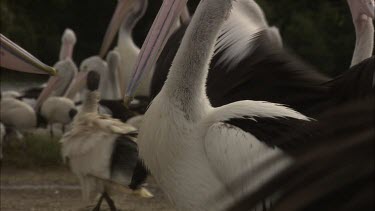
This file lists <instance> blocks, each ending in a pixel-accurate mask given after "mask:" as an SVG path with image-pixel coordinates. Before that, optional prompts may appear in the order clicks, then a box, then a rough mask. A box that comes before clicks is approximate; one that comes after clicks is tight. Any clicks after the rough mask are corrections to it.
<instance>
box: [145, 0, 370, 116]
mask: <svg viewBox="0 0 375 211" xmlns="http://www.w3.org/2000/svg"><path fill="white" fill-rule="evenodd" d="M365 2H367V3H368V4H367V3H366V4H365ZM235 4H238V5H241V4H242V7H236V5H234V6H233V14H231V15H230V16H229V19H228V20H227V21H228V22H231V21H232V23H233V24H224V26H223V28H222V32H221V35H220V37H219V39H218V41H217V43H216V49H215V56H214V57H213V59H212V63H211V64H210V72H209V74H208V79H207V95H208V97H209V100H210V102H211V103H212V105H213V106H222V105H225V104H228V103H231V102H235V101H238V100H264V101H270V102H277V103H281V104H286V105H288V106H290V107H292V108H293V109H296V110H298V111H299V112H301V113H303V114H306V115H308V116H312V117H318V115H319V114H320V113H321V112H322V111H323V110H325V109H329V108H333V107H335V106H336V105H338V104H340V103H343V102H345V101H347V100H350V99H355V98H361V97H363V96H368V95H372V92H373V91H372V85H371V84H372V83H373V75H374V69H375V68H374V57H371V55H369V54H366V56H364V57H363V58H366V57H367V58H368V57H370V58H368V59H367V60H364V61H363V62H362V63H361V64H358V65H355V66H353V67H351V70H352V71H347V72H344V73H343V74H342V75H340V76H337V77H335V78H330V77H327V76H325V75H322V74H321V73H319V71H317V70H316V69H315V68H313V67H311V66H310V65H308V64H306V63H305V62H303V61H301V60H300V59H299V58H298V57H296V56H294V55H292V54H290V53H288V52H287V51H286V50H285V49H282V48H280V47H281V45H280V44H282V43H280V42H278V41H277V42H271V41H272V40H278V38H277V37H278V35H277V34H278V33H273V34H272V33H271V34H270V33H269V31H270V28H266V27H267V25H265V24H264V18H262V17H264V16H263V15H262V13H261V10H260V8H259V7H258V6H257V5H256V3H255V2H254V1H246V0H244V1H238V2H236V3H235ZM243 4H246V5H248V6H243ZM349 6H350V7H351V11H352V16H353V19H355V20H357V19H358V15H360V14H363V13H364V15H366V16H367V17H368V18H369V19H370V18H371V17H373V16H374V14H373V11H374V8H373V5H372V4H371V2H370V1H355V2H354V3H352V4H349ZM238 8H241V9H242V8H247V9H242V10H240V11H237V10H238ZM249 8H252V9H249ZM241 11H242V12H241ZM246 11H254V12H252V14H253V15H248V16H247V17H248V18H242V19H241V18H232V17H238V16H240V15H241V14H243V15H245V14H247V13H246ZM256 11H258V12H256ZM235 14H237V15H235ZM252 19H253V20H252ZM238 20H242V21H245V22H247V21H250V22H249V24H251V23H253V22H255V23H256V25H259V23H262V21H261V20H263V24H261V25H259V27H258V28H255V29H256V30H253V31H250V30H248V29H246V28H245V27H242V26H241V25H243V24H240V23H241V22H240V21H238ZM254 20H256V21H254ZM236 21H237V22H238V23H237V24H235V23H236ZM366 23H367V20H366ZM231 26H232V27H231ZM235 26H241V27H240V28H239V29H237V28H236V27H235ZM240 29H241V30H240ZM244 31H247V32H246V33H244ZM183 33H184V32H183V30H180V31H179V32H178V33H176V34H175V35H172V36H171V39H170V41H168V43H167V44H166V48H165V49H164V51H163V52H162V54H161V58H159V62H158V65H157V67H156V68H155V71H154V76H153V83H152V91H151V92H152V94H151V97H154V96H156V94H157V93H158V92H159V91H160V89H161V87H162V86H163V84H164V81H165V79H166V76H167V74H168V71H169V67H170V64H171V61H172V59H173V57H174V52H176V50H177V47H176V45H174V44H173V43H176V42H178V41H179V40H180V37H182V35H183ZM254 36H255V38H254ZM251 38H253V39H251ZM357 39H358V40H370V41H371V39H373V38H371V37H367V38H366V37H365V36H363V34H358V35H357ZM242 40H245V41H247V42H248V44H247V45H245V44H241V45H238V44H237V43H242V42H243V41H242ZM233 43H234V44H233ZM277 43H279V44H277ZM177 46H178V45H177ZM236 46H237V47H236ZM238 46H246V47H247V48H241V47H238ZM362 47H363V48H366V49H363V48H362V49H361V48H360V46H359V45H357V46H356V50H355V52H367V51H368V50H370V51H371V52H372V48H373V47H372V46H371V45H368V46H362ZM244 55H245V56H244ZM354 57H356V56H355V55H354ZM239 58H240V59H239ZM354 84H355V85H354Z"/></svg>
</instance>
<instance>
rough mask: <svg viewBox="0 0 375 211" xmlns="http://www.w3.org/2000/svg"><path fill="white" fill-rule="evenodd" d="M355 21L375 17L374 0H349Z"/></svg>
mask: <svg viewBox="0 0 375 211" xmlns="http://www.w3.org/2000/svg"><path fill="white" fill-rule="evenodd" d="M348 4H349V7H350V11H351V12H352V16H353V19H354V21H356V20H357V19H359V18H360V19H367V17H369V18H372V19H374V18H375V3H374V0H348ZM366 16H367V17H366Z"/></svg>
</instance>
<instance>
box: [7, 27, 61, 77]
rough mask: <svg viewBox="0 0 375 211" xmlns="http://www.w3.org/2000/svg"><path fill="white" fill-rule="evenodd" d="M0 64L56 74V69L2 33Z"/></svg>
mask: <svg viewBox="0 0 375 211" xmlns="http://www.w3.org/2000/svg"><path fill="white" fill-rule="evenodd" d="M0 41H1V42H0V55H1V62H0V66H1V67H4V68H7V69H10V70H16V71H20V72H27V73H36V74H50V75H56V70H55V69H54V68H52V67H50V66H48V65H45V64H44V63H42V62H41V61H39V60H38V59H37V58H35V57H34V56H33V55H31V54H30V53H29V52H27V51H26V50H24V49H23V48H21V47H20V46H18V45H17V44H16V43H14V42H12V41H11V40H9V39H8V38H7V37H5V36H4V35H2V34H0Z"/></svg>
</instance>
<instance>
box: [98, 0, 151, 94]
mask: <svg viewBox="0 0 375 211" xmlns="http://www.w3.org/2000/svg"><path fill="white" fill-rule="evenodd" d="M147 4H148V1H147V0H118V3H117V7H116V10H115V12H114V14H113V17H112V20H111V22H110V24H109V26H108V30H107V32H106V35H105V37H104V39H103V44H102V48H101V50H100V55H101V57H104V55H105V54H106V52H107V51H108V49H109V47H110V44H111V43H112V40H113V39H114V37H115V35H116V33H117V31H118V29H119V28H120V31H119V36H118V43H117V51H118V52H119V54H120V56H121V65H120V70H119V82H120V90H121V93H122V94H123V93H124V92H125V89H126V86H127V84H128V81H129V79H130V76H131V75H130V74H131V71H132V68H133V66H134V64H135V62H136V59H137V57H138V54H139V47H138V46H137V45H136V44H135V43H134V41H133V38H132V31H133V29H134V27H135V25H136V24H137V23H138V21H139V20H140V19H141V18H142V17H143V15H144V14H145V12H146V9H147ZM150 80H151V77H149V78H148V80H146V79H145V80H144V82H143V83H142V85H141V86H140V89H139V91H138V92H137V95H142V96H149V91H150V90H149V87H150V86H149V83H150ZM122 96H123V95H122Z"/></svg>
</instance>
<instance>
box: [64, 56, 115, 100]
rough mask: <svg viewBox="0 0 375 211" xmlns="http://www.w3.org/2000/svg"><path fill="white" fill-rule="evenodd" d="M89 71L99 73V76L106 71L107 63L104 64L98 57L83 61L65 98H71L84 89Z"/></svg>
mask: <svg viewBox="0 0 375 211" xmlns="http://www.w3.org/2000/svg"><path fill="white" fill-rule="evenodd" d="M91 70H93V71H96V72H98V73H99V75H101V74H103V72H105V71H108V65H107V62H105V61H104V60H103V59H102V58H100V57H99V56H91V57H89V58H87V59H85V60H83V61H82V62H81V65H80V67H79V72H78V74H77V75H76V77H75V78H74V80H73V83H71V84H70V86H69V88H68V90H67V92H66V93H65V97H68V98H73V97H74V96H75V95H76V94H77V92H79V91H80V90H82V89H83V88H84V86H85V84H86V81H87V73H88V72H89V71H91Z"/></svg>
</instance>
